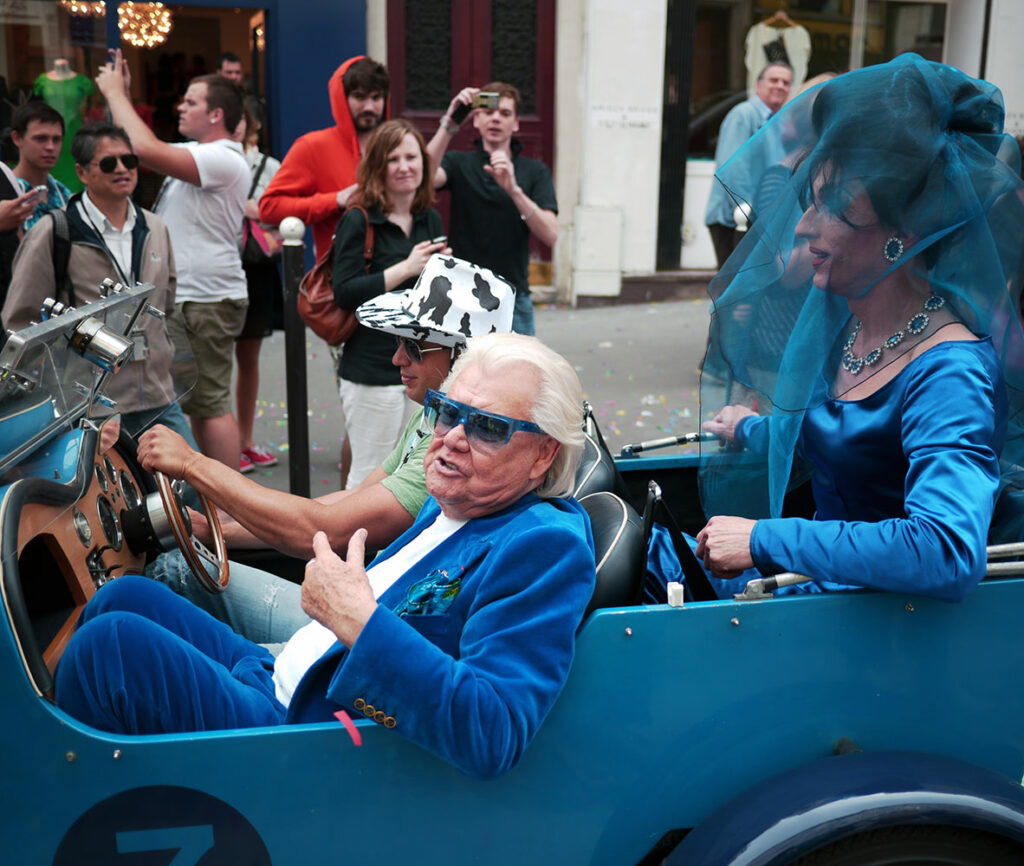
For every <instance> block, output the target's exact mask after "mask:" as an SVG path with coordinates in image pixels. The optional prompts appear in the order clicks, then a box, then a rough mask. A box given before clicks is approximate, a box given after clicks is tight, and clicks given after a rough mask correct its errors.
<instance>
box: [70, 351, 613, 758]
mask: <svg viewBox="0 0 1024 866" xmlns="http://www.w3.org/2000/svg"><path fill="white" fill-rule="evenodd" d="M446 386H447V387H442V390H441V391H430V392H428V394H427V398H426V401H425V417H426V420H427V423H428V425H429V426H430V427H431V428H432V430H433V436H432V439H431V441H430V445H429V446H428V448H427V454H426V457H425V461H424V463H425V468H426V480H427V490H428V492H429V493H430V498H429V499H428V500H427V503H426V505H424V507H423V509H422V510H421V511H420V513H419V515H418V517H417V518H416V521H415V522H414V523H413V525H412V526H411V527H410V528H409V529H408V530H407V531H406V532H405V533H404V534H403V535H402V536H401V537H399V538H398V539H397V540H396V541H395V542H394V543H393V544H391V545H390V546H389V547H388V548H386V549H385V550H384V551H382V552H381V553H380V554H379V555H378V556H377V558H376V559H375V560H374V561H373V562H372V563H371V565H370V568H369V569H368V570H364V567H363V548H364V540H365V536H366V533H365V530H359V531H358V532H357V533H356V534H355V535H354V536H353V538H352V540H351V541H350V542H349V545H348V550H347V553H346V556H345V557H344V558H342V557H340V556H338V555H337V554H336V553H335V552H334V551H332V550H331V547H330V544H329V543H328V541H327V538H326V536H325V535H324V534H323V533H320V532H318V533H317V534H316V536H315V537H314V540H313V549H314V552H315V556H314V558H313V559H312V560H311V561H310V562H309V564H308V566H307V569H306V578H305V582H304V584H303V588H302V603H303V607H304V609H305V610H306V612H307V613H308V614H309V615H310V616H311V617H312V619H313V620H314V622H311V623H310V624H309V625H307V626H304V627H303V628H302V629H300V630H299V631H298V632H296V634H295V635H293V636H292V638H291V639H290V640H289V641H288V643H287V644H286V646H285V648H284V650H283V652H282V653H281V654H280V655H279V656H278V657H277V658H276V659H275V658H274V657H273V656H272V655H271V654H270V653H269V652H268V651H267V650H266V649H265V648H264V647H262V646H260V645H259V644H255V643H252V642H251V641H248V640H246V639H244V638H242V637H241V636H239V635H237V634H235V633H234V632H232V631H231V629H230V628H229V627H228V626H227V625H225V624H224V623H222V622H220V621H218V620H216V619H215V618H214V617H212V616H210V615H209V614H207V613H205V612H204V611H201V610H200V609H199V608H197V607H195V606H194V605H192V604H191V603H190V602H188V601H186V600H185V599H183V598H181V597H180V596H178V595H175V594H174V593H173V592H171V591H170V590H169V589H168V588H167V587H166V586H164V585H162V584H158V583H155V582H153V581H149V580H146V579H145V578H135V577H122V578H118V579H117V580H114V581H111V582H110V583H108V584H106V585H105V586H103V587H102V588H101V589H100V590H99V591H98V592H97V593H96V595H95V596H94V597H93V599H92V601H90V603H89V604H88V605H87V606H86V608H85V611H84V612H83V614H82V619H81V621H80V625H79V629H78V631H77V633H76V634H75V635H74V636H73V637H72V639H71V641H70V643H69V644H68V648H67V650H66V652H65V654H64V657H63V659H62V660H61V662H60V664H59V665H58V668H57V679H56V699H57V703H58V705H60V706H61V707H62V708H63V709H65V710H66V711H67V712H68V713H70V714H71V715H72V716H74V717H76V718H78V719H80V720H81V721H83V722H86V723H87V724H91V725H93V726H94V727H97V728H100V729H103V730H107V731H113V732H120V733H158V732H169V731H193V730H216V729H223V728H235V727H250V726H263V725H280V724H289V723H299V722H314V721H327V720H330V719H332V718H333V717H334V714H335V713H336V712H338V711H339V710H346V711H348V710H353V709H354V710H356V711H359V712H362V713H363V714H365V715H366V716H367V717H368V718H372V719H373V720H374V721H376V722H378V723H379V724H382V725H383V726H384V727H386V728H394V729H396V731H397V732H398V733H401V734H402V735H403V736H405V737H407V738H408V739H410V740H412V741H413V742H415V743H418V744H419V745H421V746H423V747H424V748H427V749H429V750H430V751H431V752H433V753H434V754H436V755H438V756H440V757H442V758H443V759H445V760H447V761H449V762H450V763H452V764H453V765H455V766H456V767H458V768H459V769H460V770H462V771H463V772H464V773H467V774H468V775H471V776H475V777H478V778H490V777H493V776H497V775H499V774H500V773H503V772H505V771H507V770H508V769H510V768H511V767H512V766H514V765H515V763H516V762H517V761H518V760H519V758H520V757H521V756H522V754H523V751H524V750H525V748H526V747H527V745H528V744H529V743H530V741H531V740H532V738H533V736H534V735H535V734H536V732H537V730H538V728H539V726H540V724H541V722H542V721H543V720H544V718H545V716H546V715H547V713H548V711H549V710H550V709H551V707H552V706H553V704H554V702H555V699H556V698H557V696H558V694H559V692H560V691H561V689H562V686H563V685H564V683H565V680H566V677H567V676H568V673H569V668H570V666H571V663H572V658H573V651H574V645H575V635H576V629H577V628H578V626H579V624H580V621H581V620H582V617H583V614H584V611H585V609H586V606H587V603H588V602H589V600H590V598H591V595H592V594H593V589H594V581H595V566H594V546H593V539H592V537H591V532H590V524H589V521H588V520H587V517H586V514H585V512H584V511H583V509H582V507H581V506H580V505H579V504H578V503H577V502H576V501H575V500H574V499H572V498H570V497H569V491H570V490H571V485H572V480H573V477H574V475H575V472H576V468H577V466H578V464H579V461H580V458H581V455H582V450H583V433H582V429H581V428H582V411H581V405H582V394H581V389H580V384H579V379H578V378H577V376H576V373H575V372H574V371H573V369H572V367H571V366H570V365H569V363H568V362H567V361H566V360H565V359H564V358H562V357H561V356H560V355H558V354H557V353H555V352H553V351H552V350H550V349H548V348H547V347H545V346H544V345H543V344H542V343H540V342H538V341H537V340H536V339H535V338H532V337H525V336H521V335H514V334H493V335H487V336H483V337H477V338H474V339H472V340H470V342H469V344H468V347H467V349H466V351H465V352H464V353H463V355H462V356H461V357H460V358H459V360H458V362H457V363H456V365H455V367H454V368H453V371H452V374H451V376H450V377H449V380H448V381H447V383H446Z"/></svg>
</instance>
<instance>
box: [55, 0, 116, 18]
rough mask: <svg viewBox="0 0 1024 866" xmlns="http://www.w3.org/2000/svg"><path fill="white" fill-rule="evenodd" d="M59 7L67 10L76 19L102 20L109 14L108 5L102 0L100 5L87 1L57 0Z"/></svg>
mask: <svg viewBox="0 0 1024 866" xmlns="http://www.w3.org/2000/svg"><path fill="white" fill-rule="evenodd" d="M57 5H58V6H61V7H63V8H64V9H66V10H67V13H68V15H74V16H75V17H76V18H87V17H89V16H92V17H93V18H102V17H103V16H104V15H106V14H107V4H106V3H104V2H103V0H100V2H98V3H90V2H87V0H57Z"/></svg>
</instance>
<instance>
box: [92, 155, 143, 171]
mask: <svg viewBox="0 0 1024 866" xmlns="http://www.w3.org/2000/svg"><path fill="white" fill-rule="evenodd" d="M119 159H120V160H121V165H123V166H124V167H125V168H126V169H128V171H131V170H132V169H133V168H138V167H139V158H138V157H137V156H136V155H135V154H134V153H120V154H115V155H113V156H105V157H103V159H101V160H99V161H98V162H97V163H96V165H98V166H99V167H100V171H102V172H103V173H104V174H111V173H113V171H114V169H116V168H117V161H118V160H119ZM92 164H93V163H91V162H90V163H89V165H92Z"/></svg>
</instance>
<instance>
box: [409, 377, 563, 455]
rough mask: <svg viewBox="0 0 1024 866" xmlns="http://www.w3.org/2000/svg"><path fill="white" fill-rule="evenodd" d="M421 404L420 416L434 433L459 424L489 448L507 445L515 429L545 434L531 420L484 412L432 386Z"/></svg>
mask: <svg viewBox="0 0 1024 866" xmlns="http://www.w3.org/2000/svg"><path fill="white" fill-rule="evenodd" d="M423 406H424V410H423V417H424V418H426V421H427V424H428V425H429V426H430V427H432V428H433V429H434V432H435V433H437V434H439V435H441V436H444V435H445V434H446V433H447V432H448V431H449V430H451V429H452V428H454V427H458V426H459V424H462V425H463V426H464V427H465V429H466V436H467V438H468V439H470V440H471V441H473V442H476V443H477V444H478V445H481V446H483V447H484V448H489V449H492V450H496V449H498V448H504V447H505V446H506V445H508V443H509V440H510V439H511V438H512V434H513V433H515V432H516V431H522V432H523V433H539V434H541V435H544V431H543V430H541V429H540V427H538V426H537V425H536V424H534V423H533V422H532V421H522V420H520V419H519V418H506V417H505V416H504V415H495V414H494V413H493V412H484V411H483V410H482V409H477V408H476V407H475V406H470V405H469V404H467V403H460V402H459V401H458V400H452V399H450V398H449V397H446V396H445V395H444V394H441V393H440V392H438V391H434V390H430V391H427V399H426V400H425V401H424V403H423Z"/></svg>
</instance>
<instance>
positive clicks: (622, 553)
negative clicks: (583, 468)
mask: <svg viewBox="0 0 1024 866" xmlns="http://www.w3.org/2000/svg"><path fill="white" fill-rule="evenodd" d="M579 502H580V505H582V506H583V508H584V510H585V511H586V512H587V514H588V515H589V517H590V526H591V530H592V532H593V534H594V555H595V559H596V561H597V584H596V585H595V587H594V595H593V597H592V598H591V600H590V604H589V605H587V613H590V612H591V611H592V610H597V609H598V608H601V607H623V606H626V605H631V604H637V603H638V600H639V596H640V586H641V583H642V581H643V576H644V564H645V562H646V550H645V548H644V536H643V521H642V520H641V519H640V515H639V514H637V513H636V511H635V510H634V509H633V508H632V507H631V506H629V505H627V504H626V503H625V502H623V501H622V500H621V499H620V498H619V497H618V496H616V495H615V494H614V493H610V492H608V491H607V490H601V491H598V492H596V493H591V494H588V495H587V496H584V497H582V498H581V499H580V500H579Z"/></svg>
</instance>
